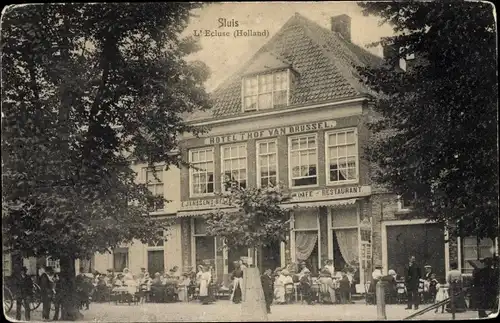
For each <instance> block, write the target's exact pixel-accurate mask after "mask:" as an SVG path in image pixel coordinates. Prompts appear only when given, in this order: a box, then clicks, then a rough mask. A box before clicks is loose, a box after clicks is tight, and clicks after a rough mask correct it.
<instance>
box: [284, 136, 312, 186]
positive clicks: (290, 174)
mask: <svg viewBox="0 0 500 323" xmlns="http://www.w3.org/2000/svg"><path fill="white" fill-rule="evenodd" d="M311 136H314V139H315V140H316V184H311V185H301V186H294V185H293V178H292V174H293V167H292V165H291V162H292V158H291V156H292V140H293V139H300V138H306V137H311ZM318 153H319V147H318V133H317V132H313V133H306V134H300V135H292V136H288V187H289V188H290V189H302V188H312V187H319V171H318V168H319V155H318Z"/></svg>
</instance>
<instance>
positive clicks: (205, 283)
mask: <svg viewBox="0 0 500 323" xmlns="http://www.w3.org/2000/svg"><path fill="white" fill-rule="evenodd" d="M211 278H212V275H211V273H210V271H209V269H208V267H203V273H202V274H201V275H200V300H201V301H202V304H204V305H206V304H209V297H208V296H209V295H208V287H209V285H210V280H211Z"/></svg>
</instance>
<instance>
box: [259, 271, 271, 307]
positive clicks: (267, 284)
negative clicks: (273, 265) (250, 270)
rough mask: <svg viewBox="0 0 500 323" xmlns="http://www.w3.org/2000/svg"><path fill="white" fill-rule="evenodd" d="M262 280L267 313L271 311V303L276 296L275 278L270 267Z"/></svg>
mask: <svg viewBox="0 0 500 323" xmlns="http://www.w3.org/2000/svg"><path fill="white" fill-rule="evenodd" d="M260 282H261V283H262V289H263V290H264V299H265V300H266V310H267V313H271V304H272V302H273V297H274V279H273V277H272V271H271V269H270V268H268V269H266V271H265V272H264V274H263V275H262V276H261V277H260Z"/></svg>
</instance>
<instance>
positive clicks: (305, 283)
mask: <svg viewBox="0 0 500 323" xmlns="http://www.w3.org/2000/svg"><path fill="white" fill-rule="evenodd" d="M311 287H312V279H311V271H310V270H309V269H305V270H302V277H301V278H300V291H301V293H302V297H303V298H304V299H305V300H306V302H307V304H309V305H311V304H312V302H313V296H312V290H311Z"/></svg>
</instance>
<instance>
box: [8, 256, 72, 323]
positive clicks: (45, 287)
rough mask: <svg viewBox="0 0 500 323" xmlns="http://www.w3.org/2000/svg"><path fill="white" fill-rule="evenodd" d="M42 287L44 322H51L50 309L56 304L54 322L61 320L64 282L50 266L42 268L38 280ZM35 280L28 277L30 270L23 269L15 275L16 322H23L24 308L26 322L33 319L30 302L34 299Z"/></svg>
mask: <svg viewBox="0 0 500 323" xmlns="http://www.w3.org/2000/svg"><path fill="white" fill-rule="evenodd" d="M38 283H39V286H40V298H41V303H42V320H44V321H48V320H50V308H51V304H52V303H54V307H55V310H54V315H53V318H52V320H54V321H57V320H58V319H59V312H60V308H61V301H62V299H63V298H62V292H63V288H62V282H61V279H60V278H59V275H58V274H57V273H55V271H54V269H53V268H52V267H50V266H47V267H44V268H41V270H40V277H39V280H38ZM33 286H34V284H33V279H32V278H31V277H30V276H29V275H28V269H27V268H26V267H22V268H21V269H20V271H19V272H18V273H16V274H15V287H16V293H15V295H16V296H15V300H16V320H21V310H22V307H24V316H25V320H26V321H29V320H30V319H31V313H30V302H31V301H32V299H33V297H34V296H35V295H34V294H33V290H34V289H33Z"/></svg>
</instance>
